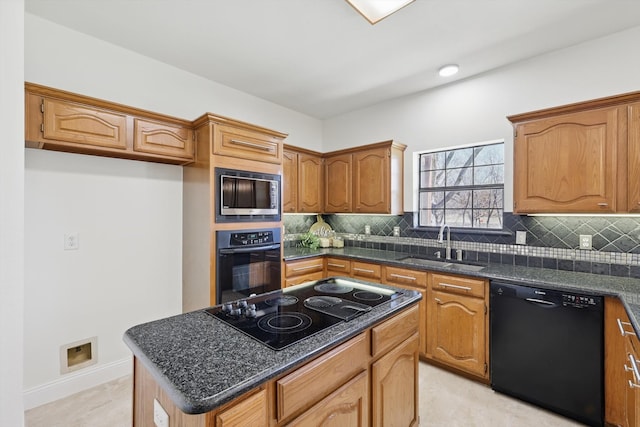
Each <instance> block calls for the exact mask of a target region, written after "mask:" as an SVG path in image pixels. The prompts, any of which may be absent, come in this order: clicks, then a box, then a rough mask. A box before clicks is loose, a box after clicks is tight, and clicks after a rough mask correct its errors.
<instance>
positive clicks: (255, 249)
mask: <svg viewBox="0 0 640 427" xmlns="http://www.w3.org/2000/svg"><path fill="white" fill-rule="evenodd" d="M274 249H280V244H278V243H276V244H275V245H269V246H252V247H250V248H232V249H218V251H219V252H220V253H221V254H246V253H247V252H265V251H272V250H274Z"/></svg>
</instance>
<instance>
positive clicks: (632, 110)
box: [627, 102, 640, 213]
mask: <svg viewBox="0 0 640 427" xmlns="http://www.w3.org/2000/svg"><path fill="white" fill-rule="evenodd" d="M627 117H628V138H629V142H628V155H627V161H628V167H627V170H628V177H629V178H628V198H627V210H628V211H629V212H636V213H637V212H640V102H636V103H633V104H631V105H629V106H628V107H627Z"/></svg>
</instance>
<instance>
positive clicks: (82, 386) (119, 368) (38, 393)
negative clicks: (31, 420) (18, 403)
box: [23, 357, 133, 410]
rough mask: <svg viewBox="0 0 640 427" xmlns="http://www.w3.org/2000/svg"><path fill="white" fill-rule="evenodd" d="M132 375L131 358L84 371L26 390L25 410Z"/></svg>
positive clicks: (24, 398) (24, 397)
mask: <svg viewBox="0 0 640 427" xmlns="http://www.w3.org/2000/svg"><path fill="white" fill-rule="evenodd" d="M132 373H133V361H132V358H131V357H127V358H125V359H122V360H116V361H115V362H111V363H106V364H104V365H98V366H93V367H91V368H87V369H83V370H82V371H78V372H74V373H73V374H68V375H65V376H64V377H61V378H59V379H57V380H54V381H51V382H48V383H45V384H42V385H39V386H36V387H32V388H30V389H27V390H25V391H24V393H23V400H24V409H25V410H27V409H32V408H35V407H36V406H40V405H44V404H46V403H49V402H53V401H54V400H58V399H62V398H64V397H67V396H70V395H72V394H74V393H78V392H80V391H83V390H86V389H88V388H91V387H95V386H97V385H100V384H104V383H106V382H109V381H112V380H115V379H117V378H120V377H123V376H125V375H131V374H132Z"/></svg>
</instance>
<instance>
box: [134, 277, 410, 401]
mask: <svg viewBox="0 0 640 427" xmlns="http://www.w3.org/2000/svg"><path fill="white" fill-rule="evenodd" d="M349 280H351V281H356V282H360V283H365V284H367V285H370V286H376V287H381V288H386V289H393V290H395V291H398V292H400V293H401V294H402V295H401V296H400V297H398V298H395V299H393V300H391V301H389V302H386V303H383V304H380V305H378V306H376V307H374V308H373V309H372V310H371V311H369V312H368V313H365V314H363V315H361V316H359V317H356V318H355V319H353V320H350V321H348V322H341V323H337V324H336V325H333V326H331V327H329V328H327V329H325V330H324V331H322V332H320V333H318V334H315V335H313V336H311V337H309V338H305V339H304V340H302V341H299V342H298V343H296V344H293V345H291V346H289V347H286V348H285V349H283V350H280V351H276V350H272V349H271V348H269V347H267V346H266V345H264V344H262V343H259V342H258V341H256V340H254V339H253V338H251V337H249V336H247V335H245V334H244V333H242V332H239V331H237V330H236V329H234V328H233V327H231V326H229V325H227V324H226V323H224V322H223V321H222V320H220V319H218V318H216V317H213V316H211V315H209V314H207V313H206V312H205V311H204V310H197V311H193V312H190V313H185V314H181V315H177V316H173V317H168V318H165V319H160V320H156V321H153V322H148V323H144V324H141V325H137V326H134V327H132V328H130V329H128V330H127V331H126V332H125V334H124V341H125V343H126V344H127V345H128V346H129V348H130V349H131V351H132V352H133V354H134V356H135V357H137V358H138V359H139V360H140V361H141V362H142V363H143V365H144V366H145V367H146V368H147V369H148V370H149V372H150V373H151V375H152V376H153V377H154V379H155V380H156V381H157V382H158V384H160V386H161V387H162V388H163V390H164V391H165V392H167V393H168V394H169V396H170V397H171V399H172V400H173V402H174V403H175V404H176V406H177V407H178V408H180V410H182V411H183V412H185V413H187V414H201V413H205V412H209V411H211V410H213V409H215V408H217V407H219V406H220V405H222V404H224V403H226V402H229V401H231V400H233V399H234V398H236V397H238V396H240V395H242V394H243V393H245V392H247V391H249V390H251V389H253V388H255V387H258V386H260V385H261V384H263V383H264V382H266V381H268V380H269V379H272V378H274V377H276V376H278V375H280V374H282V373H284V372H286V371H289V370H291V369H294V368H296V367H298V366H301V365H302V364H303V363H304V362H306V361H308V360H311V359H312V358H314V357H316V356H318V355H320V354H322V353H324V352H326V351H327V350H329V349H330V348H332V347H335V346H336V345H338V344H341V343H343V342H345V341H347V340H348V339H350V338H352V337H354V336H355V335H357V334H359V333H361V332H362V331H364V330H366V329H368V328H370V327H371V326H372V325H374V324H376V323H379V322H381V321H383V320H384V319H386V318H388V317H391V316H392V315H394V314H396V313H397V312H399V311H402V310H403V309H405V308H407V307H409V306H411V305H413V304H416V303H417V302H418V301H419V300H420V298H421V294H420V293H419V292H416V291H410V290H406V289H401V288H396V287H392V286H386V285H379V284H373V283H369V282H363V281H360V280H355V279H351V278H349Z"/></svg>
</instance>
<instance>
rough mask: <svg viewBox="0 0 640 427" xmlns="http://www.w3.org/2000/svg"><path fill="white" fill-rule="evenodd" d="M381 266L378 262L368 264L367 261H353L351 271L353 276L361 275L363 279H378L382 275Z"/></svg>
mask: <svg viewBox="0 0 640 427" xmlns="http://www.w3.org/2000/svg"><path fill="white" fill-rule="evenodd" d="M381 270H382V267H381V266H380V265H379V264H369V263H367V262H359V261H353V262H352V264H351V271H352V273H353V277H362V278H365V279H374V280H376V281H379V280H380V278H381V277H382V273H381Z"/></svg>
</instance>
